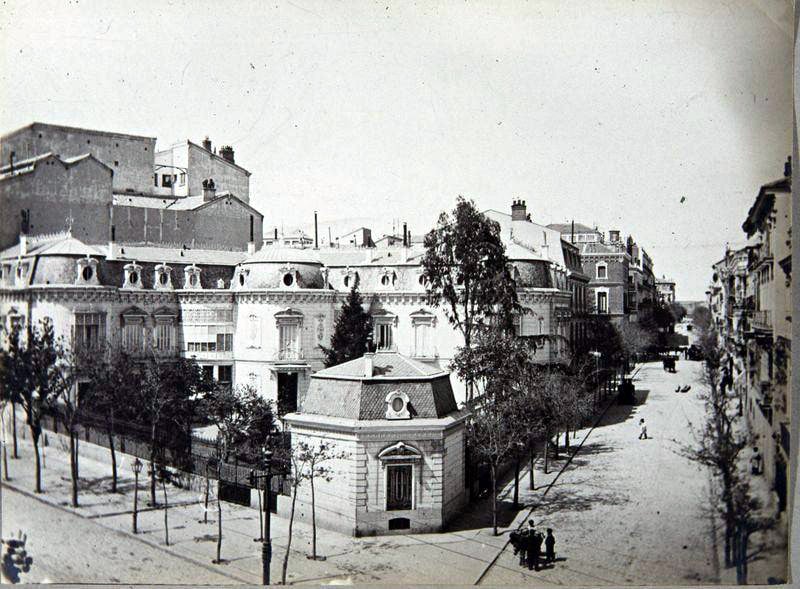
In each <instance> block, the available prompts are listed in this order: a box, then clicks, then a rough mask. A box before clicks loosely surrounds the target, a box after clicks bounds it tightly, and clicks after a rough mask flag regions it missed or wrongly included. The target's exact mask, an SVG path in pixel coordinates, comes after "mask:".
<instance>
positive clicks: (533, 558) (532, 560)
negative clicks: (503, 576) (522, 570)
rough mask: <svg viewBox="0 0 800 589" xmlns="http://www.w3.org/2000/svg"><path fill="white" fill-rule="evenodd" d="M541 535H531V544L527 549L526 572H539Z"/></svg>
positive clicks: (535, 533)
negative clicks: (532, 570)
mask: <svg viewBox="0 0 800 589" xmlns="http://www.w3.org/2000/svg"><path fill="white" fill-rule="evenodd" d="M542 540H543V538H542V535H541V534H540V533H538V532H534V533H532V534H531V542H530V544H529V546H530V547H529V548H528V570H531V569H534V570H537V571H538V570H539V559H540V557H541V553H542Z"/></svg>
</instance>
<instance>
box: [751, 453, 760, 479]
mask: <svg viewBox="0 0 800 589" xmlns="http://www.w3.org/2000/svg"><path fill="white" fill-rule="evenodd" d="M750 473H751V474H761V454H760V453H759V451H758V448H757V447H755V448H753V456H752V458H750Z"/></svg>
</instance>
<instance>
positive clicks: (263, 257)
mask: <svg viewBox="0 0 800 589" xmlns="http://www.w3.org/2000/svg"><path fill="white" fill-rule="evenodd" d="M288 262H294V263H295V264H321V262H320V260H319V254H318V251H317V250H314V249H312V248H299V247H280V246H271V245H267V246H264V247H262V248H261V249H260V250H258V251H257V252H256V253H254V254H253V255H252V256H250V257H248V258H247V259H246V260H244V261H243V262H242V263H243V264H259V263H288Z"/></svg>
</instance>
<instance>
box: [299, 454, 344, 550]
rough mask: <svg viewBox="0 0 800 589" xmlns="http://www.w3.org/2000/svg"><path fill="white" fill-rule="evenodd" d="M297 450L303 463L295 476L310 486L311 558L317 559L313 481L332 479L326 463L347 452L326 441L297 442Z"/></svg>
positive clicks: (331, 473) (337, 458) (341, 456)
mask: <svg viewBox="0 0 800 589" xmlns="http://www.w3.org/2000/svg"><path fill="white" fill-rule="evenodd" d="M297 451H298V453H299V460H298V463H299V464H302V465H303V470H302V471H301V472H299V473H297V474H296V475H295V476H296V477H300V479H301V480H308V482H309V484H310V486H311V559H312V560H317V512H316V495H315V487H314V481H315V480H317V479H322V480H324V481H328V482H329V481H331V480H333V474H334V471H333V469H332V468H331V467H330V466H328V465H327V464H326V463H329V462H331V461H333V460H341V459H344V458H346V457H347V454H346V453H345V452H337V451H336V450H335V446H334V445H333V444H332V443H331V442H326V441H320V442H319V443H318V444H316V445H314V444H309V443H307V442H299V443H298V445H297Z"/></svg>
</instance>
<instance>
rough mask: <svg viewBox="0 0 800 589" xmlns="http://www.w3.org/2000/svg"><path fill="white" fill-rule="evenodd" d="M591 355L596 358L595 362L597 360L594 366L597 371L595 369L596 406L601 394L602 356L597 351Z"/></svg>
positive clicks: (593, 351)
mask: <svg viewBox="0 0 800 589" xmlns="http://www.w3.org/2000/svg"><path fill="white" fill-rule="evenodd" d="M589 353H590V354H591V355H592V356H594V360H595V364H594V366H595V369H594V383H595V387H594V404H595V405H597V402H598V395H599V392H600V356H601V353H600V352H598V351H597V350H592V351H591V352H589Z"/></svg>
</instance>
